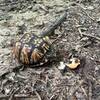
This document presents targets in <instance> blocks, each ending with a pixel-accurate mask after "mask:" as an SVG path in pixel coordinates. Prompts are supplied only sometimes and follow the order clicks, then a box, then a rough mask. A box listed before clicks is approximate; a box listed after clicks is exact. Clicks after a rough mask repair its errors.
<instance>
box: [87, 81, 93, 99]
mask: <svg viewBox="0 0 100 100" xmlns="http://www.w3.org/2000/svg"><path fill="white" fill-rule="evenodd" d="M88 83H89V93H88V95H89V100H92V83H91V81H89V82H88Z"/></svg>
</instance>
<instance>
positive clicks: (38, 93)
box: [34, 91, 42, 100]
mask: <svg viewBox="0 0 100 100" xmlns="http://www.w3.org/2000/svg"><path fill="white" fill-rule="evenodd" d="M34 93H35V94H36V95H37V97H38V99H39V100H42V99H41V97H40V95H39V93H38V92H37V91H34Z"/></svg>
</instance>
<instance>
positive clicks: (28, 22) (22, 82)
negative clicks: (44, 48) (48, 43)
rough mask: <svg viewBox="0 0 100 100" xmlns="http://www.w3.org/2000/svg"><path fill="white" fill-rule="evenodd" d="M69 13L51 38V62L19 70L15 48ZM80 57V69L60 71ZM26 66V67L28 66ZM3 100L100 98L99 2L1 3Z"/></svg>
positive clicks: (21, 0) (29, 0)
mask: <svg viewBox="0 0 100 100" xmlns="http://www.w3.org/2000/svg"><path fill="white" fill-rule="evenodd" d="M65 10H67V16H66V20H65V21H64V22H63V23H62V24H61V25H60V26H59V27H58V28H57V29H55V31H54V34H53V35H52V36H50V38H51V40H54V39H56V38H57V37H59V36H60V35H61V37H60V38H59V40H57V41H56V42H55V43H54V44H53V45H52V47H51V49H52V51H53V53H52V57H51V58H50V60H51V62H50V63H49V62H48V63H47V64H45V65H43V66H40V67H33V68H32V67H29V66H28V65H27V66H24V65H23V66H21V68H20V67H16V66H19V65H16V62H15V61H14V60H13V58H12V54H11V50H12V45H13V43H14V42H15V41H16V40H18V39H19V38H20V37H21V36H23V34H25V33H29V34H37V35H38V34H39V33H40V32H41V30H43V29H44V28H46V27H47V26H49V25H52V24H53V23H54V21H55V19H57V18H59V16H61V15H62V13H63V12H64V11H65ZM71 56H76V57H78V58H79V59H80V61H81V63H80V65H79V66H78V68H76V69H75V70H71V69H70V68H68V67H66V70H65V71H61V70H59V69H58V67H59V66H60V62H61V61H62V62H64V63H67V62H68V60H69V59H70V57H71ZM23 67H24V68H23ZM0 100H100V0H0Z"/></svg>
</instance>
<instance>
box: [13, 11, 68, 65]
mask: <svg viewBox="0 0 100 100" xmlns="http://www.w3.org/2000/svg"><path fill="white" fill-rule="evenodd" d="M66 15H67V12H65V13H64V14H63V15H62V16H61V17H60V18H59V19H58V20H57V21H56V22H55V23H54V25H52V26H50V27H49V28H48V29H47V30H45V31H43V32H41V33H40V35H39V37H38V36H36V35H34V34H33V35H32V36H29V38H28V42H25V41H24V42H23V41H22V40H20V41H18V42H16V43H15V45H14V48H13V55H14V58H15V59H16V60H17V61H18V62H19V63H21V64H32V65H41V64H43V63H44V62H46V61H47V60H46V59H45V58H46V53H47V52H48V51H49V49H50V45H51V44H52V43H51V42H50V39H49V37H48V35H49V34H50V33H52V32H53V31H54V30H55V29H56V28H57V27H58V26H59V25H60V24H61V23H62V22H63V21H64V20H65V18H66Z"/></svg>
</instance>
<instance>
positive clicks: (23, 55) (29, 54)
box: [13, 35, 51, 65]
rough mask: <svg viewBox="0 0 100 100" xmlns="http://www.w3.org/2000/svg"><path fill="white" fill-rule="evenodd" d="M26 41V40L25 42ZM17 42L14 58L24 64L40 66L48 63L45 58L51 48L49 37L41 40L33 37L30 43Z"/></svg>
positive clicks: (29, 40)
mask: <svg viewBox="0 0 100 100" xmlns="http://www.w3.org/2000/svg"><path fill="white" fill-rule="evenodd" d="M25 41H26V40H25ZM25 41H22V40H21V41H20V42H16V43H15V46H14V49H13V54H14V58H15V59H17V61H18V62H19V63H22V64H33V65H37V64H38V65H39V64H43V63H45V61H47V60H46V59H45V58H46V57H45V55H46V53H47V52H48V50H49V48H50V44H51V43H50V40H49V38H48V37H47V36H45V37H43V38H40V37H38V36H36V35H32V37H31V38H30V39H28V42H25Z"/></svg>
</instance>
